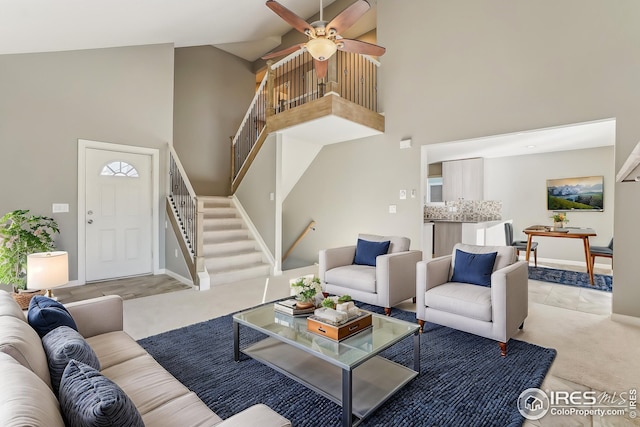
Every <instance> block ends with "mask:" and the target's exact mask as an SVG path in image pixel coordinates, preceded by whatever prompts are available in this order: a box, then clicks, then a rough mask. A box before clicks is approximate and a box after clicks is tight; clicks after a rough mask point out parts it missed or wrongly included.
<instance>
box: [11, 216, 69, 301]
mask: <svg viewBox="0 0 640 427" xmlns="http://www.w3.org/2000/svg"><path fill="white" fill-rule="evenodd" d="M59 232H60V230H59V228H58V224H57V223H56V221H55V220H54V219H53V218H49V217H46V216H40V215H31V214H29V211H28V210H15V211H13V212H9V213H7V214H5V215H4V216H3V217H2V218H0V283H4V284H8V285H12V286H13V289H14V292H17V291H19V290H24V289H26V287H27V255H29V254H32V253H35V252H48V251H51V250H53V249H55V244H54V241H53V235H54V234H55V233H59Z"/></svg>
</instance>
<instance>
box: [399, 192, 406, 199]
mask: <svg viewBox="0 0 640 427" xmlns="http://www.w3.org/2000/svg"><path fill="white" fill-rule="evenodd" d="M406 198H407V190H400V200H406Z"/></svg>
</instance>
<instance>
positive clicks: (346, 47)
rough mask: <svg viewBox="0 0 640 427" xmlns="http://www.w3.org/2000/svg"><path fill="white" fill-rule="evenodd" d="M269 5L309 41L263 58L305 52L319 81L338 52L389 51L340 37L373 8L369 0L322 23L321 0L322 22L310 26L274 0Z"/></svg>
mask: <svg viewBox="0 0 640 427" xmlns="http://www.w3.org/2000/svg"><path fill="white" fill-rule="evenodd" d="M266 5H267V7H268V8H269V9H271V10H272V11H274V12H275V13H276V14H277V15H278V16H279V17H281V18H282V19H284V20H285V21H286V22H287V23H288V24H289V25H291V26H292V27H293V28H295V29H296V30H298V31H300V32H301V33H303V34H305V35H306V36H307V37H309V41H307V42H306V43H301V44H297V45H294V46H291V47H288V48H286V49H282V50H279V51H276V52H271V53H268V54H266V55H265V56H263V57H262V59H272V58H277V57H279V56H283V55H288V54H290V53H293V52H295V51H296V50H298V49H306V50H307V51H308V52H309V54H311V56H312V57H313V61H314V64H315V67H316V74H317V75H318V78H319V79H322V78H324V77H326V75H327V68H328V64H327V59H329V58H330V57H331V56H332V55H333V54H334V53H336V50H342V51H344V52H353V53H361V54H364V55H372V56H381V55H382V54H384V52H385V50H386V49H385V48H383V47H381V46H378V45H375V44H371V43H367V42H363V41H360V40H352V39H345V38H342V37H341V36H340V34H339V33H340V32H342V31H344V30H346V29H347V28H349V27H351V26H352V25H353V24H355V22H356V21H357V20H358V19H360V18H361V17H362V15H364V14H365V12H366V11H367V10H369V8H370V7H371V5H369V2H367V1H366V0H357V1H356V2H355V3H353V4H352V5H351V6H349V7H347V8H346V9H345V10H343V11H342V12H340V13H339V14H338V16H336V17H335V18H333V19H332V20H331V22H327V21H324V20H323V18H322V9H323V8H322V0H320V20H319V21H315V22H312V23H308V22H307V21H305V20H304V19H302V18H300V17H299V16H298V15H296V14H295V13H293V12H292V11H290V10H289V9H287V8H286V7H284V6H283V5H281V4H280V3H278V2H277V1H275V0H268V1H267V3H266Z"/></svg>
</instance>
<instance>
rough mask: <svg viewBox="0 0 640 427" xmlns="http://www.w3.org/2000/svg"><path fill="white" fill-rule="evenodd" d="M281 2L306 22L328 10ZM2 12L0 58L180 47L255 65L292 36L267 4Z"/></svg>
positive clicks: (104, 4) (19, 2)
mask: <svg viewBox="0 0 640 427" xmlns="http://www.w3.org/2000/svg"><path fill="white" fill-rule="evenodd" d="M334 1H336V0H324V1H323V3H324V6H325V7H326V6H328V5H330V4H331V3H333V2H334ZM279 2H280V3H282V4H283V5H284V6H286V7H287V8H289V9H290V10H292V11H293V12H294V13H296V14H298V15H299V16H301V17H311V16H313V15H314V14H317V13H318V11H319V8H320V1H319V0H279ZM371 3H372V5H373V6H375V4H374V3H375V2H371ZM348 4H349V3H347V5H348ZM0 11H1V12H0V54H11V53H32V52H51V51H62V50H76V49H95V48H106V47H118V46H135V45H146V44H159V43H173V44H175V46H176V47H186V46H201V45H214V46H216V47H218V48H220V49H222V50H225V51H228V52H230V53H233V54H234V55H237V56H239V57H241V58H244V59H246V60H249V61H254V60H256V59H257V58H258V57H260V56H261V55H262V54H264V53H266V52H268V51H270V50H271V49H273V48H275V47H277V46H279V45H280V42H281V36H282V35H284V34H286V33H287V32H288V31H289V30H291V27H290V26H289V25H288V24H287V23H285V22H284V21H283V20H282V19H280V18H279V17H278V16H277V15H276V14H274V13H273V12H272V11H271V10H269V9H268V8H267V7H266V6H265V2H264V0H226V1H222V0H91V1H87V0H53V1H52V0H0ZM325 19H326V17H325ZM373 19H374V24H373V25H374V26H375V16H374V17H373ZM371 28H374V27H371Z"/></svg>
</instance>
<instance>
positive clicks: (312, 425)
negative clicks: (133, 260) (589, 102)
mask: <svg viewBox="0 0 640 427" xmlns="http://www.w3.org/2000/svg"><path fill="white" fill-rule="evenodd" d="M358 306H360V307H361V308H363V309H366V310H370V311H374V312H377V313H382V311H381V309H380V308H379V307H372V306H368V305H366V304H358ZM392 316H394V317H397V318H400V319H403V320H406V321H409V322H415V321H416V317H415V313H411V312H407V311H402V310H398V309H394V310H393V311H392ZM525 327H526V324H525ZM240 337H241V348H244V347H245V346H247V344H249V343H251V342H255V341H256V340H259V339H261V338H262V337H264V336H263V335H261V334H259V333H257V332H255V331H253V330H251V329H249V328H246V327H244V326H240ZM139 343H140V344H141V345H142V346H143V347H144V348H145V349H146V350H147V351H148V352H149V353H150V354H151V355H152V356H153V357H154V358H155V359H156V360H157V361H158V362H159V363H160V364H161V365H162V366H164V367H165V368H166V369H167V370H168V371H169V372H171V373H172V374H173V375H174V376H175V377H176V378H177V379H178V380H180V381H181V382H182V383H183V384H185V385H186V386H187V387H188V388H190V389H191V390H193V391H194V392H196V393H197V395H198V396H199V397H200V399H202V400H203V401H204V402H205V403H206V404H207V406H209V408H211V409H212V410H213V411H214V412H215V413H216V414H218V415H219V416H220V417H222V418H223V419H226V418H228V417H230V416H232V415H233V414H235V413H237V412H240V411H241V410H243V409H245V408H247V407H249V406H251V405H253V404H256V403H264V404H266V405H268V406H269V407H271V408H272V409H274V410H275V411H277V412H278V413H280V414H281V415H283V416H284V417H286V418H288V419H289V420H291V421H292V423H293V425H294V426H296V427H303V426H309V427H317V426H322V427H329V426H340V425H341V414H342V409H341V408H340V407H339V406H338V405H336V404H335V403H333V402H331V401H330V400H328V399H326V398H324V397H322V396H320V395H319V394H317V393H315V392H313V391H311V390H308V389H307V388H305V387H304V386H302V385H300V384H298V383H296V382H295V381H293V380H291V379H289V378H287V377H285V376H284V375H282V374H280V373H278V372H276V371H274V370H272V369H271V368H268V367H267V366H265V365H263V364H261V363H259V362H256V361H255V360H253V359H250V358H248V357H247V356H245V355H242V357H241V360H240V362H238V363H236V362H234V361H233V331H232V318H231V316H224V317H220V318H216V319H213V320H209V321H207V322H203V323H199V324H196V325H192V326H187V327H184V328H181V329H177V330H173V331H169V332H165V333H162V334H159V335H156V336H153V337H149V338H145V339H142V340H140V341H139ZM382 355H383V356H384V357H386V358H388V359H391V360H394V361H396V362H398V363H401V364H402V365H404V366H409V367H411V366H413V339H412V338H407V339H405V340H403V341H402V342H400V343H398V344H396V345H395V346H393V347H391V348H390V349H387V350H386V351H385V352H384V353H382ZM555 355H556V351H555V350H553V349H547V348H542V347H538V346H536V345H533V344H528V343H526V342H523V341H517V340H511V341H510V342H509V346H508V354H507V356H506V357H501V356H500V351H499V348H498V344H497V343H496V342H495V341H492V340H488V339H486V338H481V337H478V336H475V335H471V334H467V333H464V332H460V331H456V330H454V329H450V328H447V327H444V326H439V325H434V324H427V325H425V333H424V334H423V335H422V338H421V349H420V359H421V371H422V372H421V373H420V375H418V376H417V377H416V378H415V379H413V380H412V381H411V382H409V384H407V385H406V386H405V387H404V388H402V389H401V390H400V391H399V392H398V393H396V394H395V395H394V396H393V397H392V398H391V399H389V400H388V401H387V402H386V403H385V404H383V405H382V406H381V407H380V408H378V409H377V410H376V411H375V412H374V413H373V414H372V415H371V416H370V417H369V418H367V419H365V420H364V422H363V423H362V424H361V425H363V426H384V427H389V426H501V427H503V426H520V425H522V423H523V421H524V418H523V417H522V416H521V415H520V413H519V412H518V409H517V406H516V402H517V399H518V396H519V395H520V393H521V392H522V391H523V390H525V389H527V388H530V387H540V385H541V384H542V381H543V379H544V377H545V375H546V373H547V371H548V370H549V367H550V366H551V363H552V362H553V359H554V358H555ZM256 425H259V420H256Z"/></svg>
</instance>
